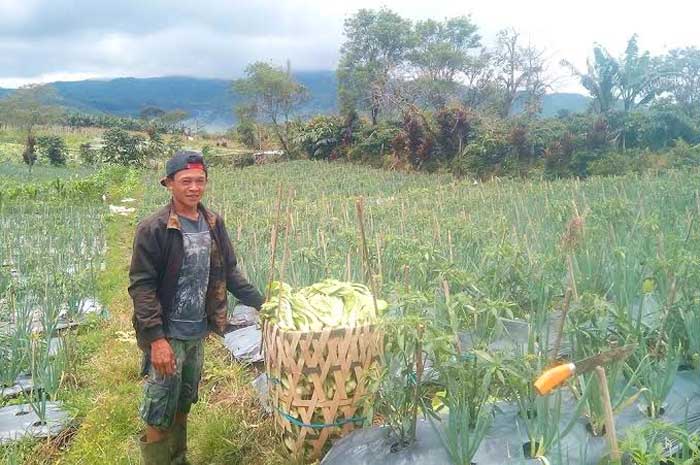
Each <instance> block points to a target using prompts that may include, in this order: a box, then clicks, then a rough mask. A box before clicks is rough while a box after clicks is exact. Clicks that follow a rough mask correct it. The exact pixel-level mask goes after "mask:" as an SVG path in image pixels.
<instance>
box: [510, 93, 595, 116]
mask: <svg viewBox="0 0 700 465" xmlns="http://www.w3.org/2000/svg"><path fill="white" fill-rule="evenodd" d="M590 102H591V99H590V97H586V96H585V95H581V94H572V93H552V94H546V95H545V96H544V98H543V99H542V113H541V116H542V117H543V118H551V117H553V116H557V115H559V114H560V113H561V112H565V113H582V112H585V111H586V110H587V109H588V106H589V105H590ZM524 103H525V99H524V97H522V98H520V97H519V98H517V99H516V101H515V103H514V104H513V113H515V114H519V113H522V112H523V111H524V108H523V105H524Z"/></svg>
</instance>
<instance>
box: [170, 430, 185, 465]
mask: <svg viewBox="0 0 700 465" xmlns="http://www.w3.org/2000/svg"><path fill="white" fill-rule="evenodd" d="M186 455H187V425H186V424H185V425H181V424H180V423H175V424H173V429H172V430H171V431H170V458H171V462H170V463H171V465H190V462H189V461H188V460H187V458H186V457H185V456H186Z"/></svg>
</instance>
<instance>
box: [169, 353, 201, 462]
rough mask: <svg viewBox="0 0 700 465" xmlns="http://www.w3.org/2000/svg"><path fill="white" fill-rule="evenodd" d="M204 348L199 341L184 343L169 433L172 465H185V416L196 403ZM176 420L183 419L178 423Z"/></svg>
mask: <svg viewBox="0 0 700 465" xmlns="http://www.w3.org/2000/svg"><path fill="white" fill-rule="evenodd" d="M203 361H204V348H203V344H202V341H201V340H196V341H186V343H185V357H184V360H183V363H182V378H181V382H180V386H181V388H180V396H179V398H178V402H177V408H176V412H177V416H176V420H175V422H174V424H173V429H172V433H171V458H172V465H187V464H189V462H188V461H187V458H186V454H187V415H188V414H189V413H190V409H191V408H192V404H194V403H196V402H197V399H198V392H199V381H200V379H201V375H202V365H203ZM178 418H181V419H183V420H182V421H178Z"/></svg>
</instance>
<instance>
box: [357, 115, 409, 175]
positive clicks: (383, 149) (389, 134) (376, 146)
mask: <svg viewBox="0 0 700 465" xmlns="http://www.w3.org/2000/svg"><path fill="white" fill-rule="evenodd" d="M398 133H399V128H398V126H397V125H396V123H393V122H391V121H381V122H379V123H378V124H376V125H374V126H372V125H369V124H367V122H366V121H364V120H362V119H361V120H359V122H356V129H355V130H354V131H353V135H352V138H353V140H355V141H356V142H355V144H353V145H352V146H351V147H349V149H348V152H347V158H348V159H349V160H351V161H358V162H364V163H369V164H370V165H372V166H377V167H378V166H382V164H383V163H384V158H385V157H386V156H387V155H391V154H392V150H391V144H392V141H393V140H394V138H396V136H397V134H398Z"/></svg>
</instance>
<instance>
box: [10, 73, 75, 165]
mask: <svg viewBox="0 0 700 465" xmlns="http://www.w3.org/2000/svg"><path fill="white" fill-rule="evenodd" d="M56 101H57V94H56V91H55V89H54V88H53V87H52V86H49V85H36V84H31V85H27V86H23V87H20V88H19V89H17V90H15V91H13V92H12V93H10V94H9V95H8V96H7V97H5V98H4V99H1V100H0V119H3V120H5V121H6V122H7V123H8V125H14V126H16V127H18V128H20V129H21V130H22V131H23V132H24V133H25V137H26V139H25V144H24V151H23V153H22V159H23V160H24V162H25V163H26V164H27V165H28V166H29V171H31V169H32V167H33V166H34V163H35V162H36V153H35V144H36V139H35V137H34V128H35V127H36V126H40V125H45V124H50V123H53V122H56V121H59V120H60V118H61V115H62V113H63V112H62V110H61V109H60V108H59V107H58V106H56V105H55V102H56Z"/></svg>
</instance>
